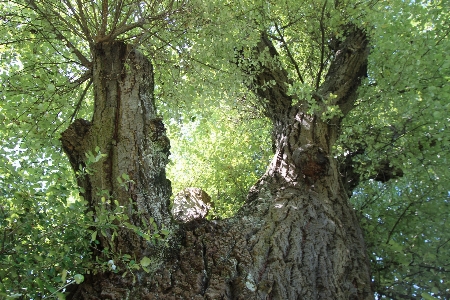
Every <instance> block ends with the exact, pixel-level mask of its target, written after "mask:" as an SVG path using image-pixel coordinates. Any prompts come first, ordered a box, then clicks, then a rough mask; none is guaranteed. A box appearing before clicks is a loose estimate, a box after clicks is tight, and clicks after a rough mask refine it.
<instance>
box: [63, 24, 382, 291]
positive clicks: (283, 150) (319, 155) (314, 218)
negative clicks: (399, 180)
mask: <svg viewBox="0 0 450 300" xmlns="http://www.w3.org/2000/svg"><path fill="white" fill-rule="evenodd" d="M110 47H111V45H100V46H99V49H96V51H102V52H101V53H104V54H103V56H101V57H104V58H97V59H100V60H101V61H102V62H101V64H100V63H97V64H96V66H97V68H100V67H101V68H106V70H110V71H105V70H104V69H99V71H101V70H103V71H102V73H100V72H99V71H98V72H99V74H97V73H95V74H96V75H95V76H97V79H96V80H99V83H98V84H99V86H98V87H96V91H97V92H96V97H97V98H101V99H104V101H105V104H100V108H96V114H95V115H94V120H93V124H92V125H87V123H86V122H81V123H83V124H84V125H83V126H75V125H72V126H71V127H74V128H69V130H68V132H69V133H70V135H69V134H67V132H66V135H67V137H70V138H67V137H63V142H64V141H65V140H69V141H72V142H70V143H69V144H67V145H65V149H66V152H67V153H68V154H69V156H70V157H71V162H72V164H73V166H74V168H77V165H78V164H79V163H83V162H84V160H83V155H82V154H81V153H82V152H83V151H86V150H88V149H92V148H93V147H95V146H100V148H101V149H102V150H103V149H104V150H103V151H105V150H106V152H107V153H108V154H109V156H108V159H107V160H106V161H105V162H104V163H101V164H102V168H99V170H100V171H97V172H102V173H101V174H102V175H100V174H99V175H96V174H97V173H94V175H89V176H86V177H84V178H82V179H81V180H80V185H81V186H83V187H85V190H86V197H87V198H89V199H93V200H90V201H91V205H92V204H95V201H98V199H97V198H95V196H94V195H95V193H94V191H95V190H99V189H101V190H103V189H106V190H108V191H110V193H111V195H113V197H115V198H118V197H122V198H121V200H120V201H121V202H120V203H123V204H124V205H125V204H126V203H127V202H126V201H127V200H126V199H128V198H132V199H133V200H134V201H135V202H136V203H137V204H138V208H139V209H140V210H142V211H144V212H145V213H148V215H150V216H155V217H156V218H157V219H158V220H159V224H165V225H166V226H167V227H171V228H173V226H171V225H170V222H169V218H168V216H167V197H168V191H169V189H168V185H167V183H166V180H165V177H164V171H163V168H164V164H165V159H166V156H167V151H168V142H166V140H165V139H162V137H164V135H163V133H159V131H157V133H156V134H155V130H153V129H152V127H151V124H160V123H159V122H158V123H155V121H154V120H155V119H154V118H155V117H154V115H152V113H151V112H153V111H154V107H153V104H149V102H151V101H152V100H151V99H152V97H151V96H150V95H149V96H147V97H144V99H143V100H142V99H141V98H140V97H128V96H126V94H125V93H126V92H127V90H128V89H130V88H131V89H132V90H133V88H134V89H135V88H136V87H135V85H136V84H137V83H136V82H139V80H136V82H135V80H134V79H127V78H135V77H136V76H135V75H133V74H135V72H137V74H142V73H140V72H141V69H139V68H137V67H135V68H131V69H130V71H131V72H130V74H129V73H128V72H124V71H123V67H117V66H116V67H115V68H118V69H110V66H111V64H110V62H111V61H110V59H107V58H108V57H111V56H112V57H114V56H115V55H116V54H115V53H116V52H115V51H112V50H111V48H110ZM123 47H124V46H123V45H120V47H119V48H120V49H122V50H121V51H123V52H122V53H124V54H123V55H119V58H118V61H119V62H121V63H122V66H124V63H123V61H124V59H125V58H127V54H128V53H130V52H129V51H127V50H126V49H125V48H123ZM350 47H351V48H350ZM357 47H359V48H357ZM366 47H367V41H366V39H365V35H364V33H362V32H360V31H358V30H355V31H354V32H353V34H350V35H349V36H348V37H347V40H346V42H345V43H342V45H341V48H340V49H339V50H338V51H340V52H337V54H336V59H335V61H334V62H333V64H332V66H331V67H330V71H329V73H328V75H329V76H327V78H326V80H325V82H324V84H323V85H322V86H321V88H320V89H319V90H318V91H317V95H318V96H317V95H316V96H317V97H318V98H326V97H328V96H329V94H330V93H333V94H337V97H335V98H333V99H334V101H335V104H336V105H339V106H340V107H341V108H342V110H343V112H344V113H346V112H348V111H349V109H350V107H351V105H352V102H353V101H354V99H355V97H356V88H357V87H358V85H359V83H360V78H361V77H362V73H365V67H366V64H367V51H366ZM265 49H268V50H269V52H270V54H271V56H272V57H273V58H275V59H276V57H277V53H276V51H275V49H274V48H273V46H272V45H271V43H270V41H269V40H268V39H267V37H265V36H264V35H263V36H262V39H261V43H260V44H259V45H258V50H257V52H262V51H265ZM131 53H133V57H140V56H139V55H138V54H136V53H135V52H131ZM97 55H99V54H97ZM127 59H128V58H127ZM103 61H104V63H103ZM116 61H117V60H116ZM131 64H132V63H131ZM146 64H147V65H146V66H149V64H148V63H146ZM145 68H147V71H148V72H150V67H144V69H145ZM114 70H115V71H114ZM108 74H112V75H113V76H115V77H111V76H110V75H108ZM136 78H144V79H145V78H146V77H145V76H144V75H138V76H137V77H136ZM140 80H142V81H143V82H145V80H143V79H140ZM256 81H257V82H258V83H260V84H258V85H256V86H261V84H263V83H265V82H269V81H275V84H274V85H273V86H272V87H269V88H267V89H258V88H257V89H256V90H255V93H256V94H258V95H259V96H260V97H261V99H265V101H266V102H265V107H266V114H267V115H268V117H270V118H271V119H272V121H273V124H274V130H273V135H274V141H275V144H274V145H275V150H276V153H275V156H274V158H273V161H272V163H271V165H270V167H269V168H268V171H267V172H266V174H265V175H264V176H263V177H262V178H261V179H260V180H259V181H258V183H257V184H256V185H255V186H254V187H253V188H252V189H251V191H250V194H249V196H248V201H247V203H246V204H245V205H244V207H243V208H242V209H241V210H240V212H239V213H238V214H237V216H236V217H234V218H231V219H227V220H221V221H206V220H194V221H192V222H190V223H187V224H184V225H182V226H181V227H180V230H179V231H178V237H179V239H175V240H179V241H180V244H179V247H173V248H171V250H170V251H169V249H161V251H162V253H163V255H162V256H163V257H165V258H166V259H165V261H164V262H163V263H162V265H161V266H160V267H159V268H157V269H156V271H155V272H152V273H151V274H147V273H144V272H143V271H136V272H135V278H137V280H136V281H135V282H134V281H133V280H131V279H130V277H129V276H125V277H122V274H121V273H119V274H113V273H103V274H99V275H96V276H92V277H90V278H87V280H86V282H84V283H83V284H81V285H80V286H79V287H78V288H77V290H76V291H75V292H74V293H72V295H71V297H70V298H73V299H308V300H309V299H373V294H372V291H371V286H370V281H371V279H370V270H369V263H368V259H367V255H366V253H365V251H366V250H365V246H364V241H363V236H362V233H361V229H360V227H359V225H358V220H357V218H356V217H355V214H354V212H353V210H352V208H351V206H350V205H349V203H348V199H347V194H346V191H345V189H344V187H343V185H342V183H341V181H340V174H339V172H338V167H337V164H336V161H335V160H334V158H333V157H332V155H331V149H332V146H333V144H334V142H335V141H336V138H337V135H338V132H337V126H336V125H335V124H336V123H335V122H339V120H338V119H337V120H333V122H334V123H333V122H330V123H333V124H334V125H330V124H328V123H326V122H323V121H320V118H319V117H318V116H315V115H312V116H311V115H307V114H306V113H305V109H306V107H305V103H302V102H301V101H300V102H299V103H298V104H297V105H292V98H290V96H287V93H286V83H287V78H286V76H285V72H283V70H280V69H277V68H275V67H271V66H262V68H261V70H260V72H259V74H258V75H257V77H256ZM124 82H128V83H127V84H125V83H124ZM94 83H95V81H94ZM124 85H126V86H127V87H124ZM118 87H120V88H118ZM145 88H147V89H148V93H149V94H151V84H150V83H148V85H147V86H146V85H142V86H141V87H140V88H138V89H137V90H136V89H135V91H139V93H144V94H146V92H144V89H145ZM97 98H96V99H97ZM147 100H148V101H149V102H146V101H147ZM96 101H97V100H96ZM98 101H103V100H98ZM128 102H131V103H128ZM133 103H136V104H133ZM139 103H140V106H139ZM327 103H330V101H327ZM96 106H97V105H96ZM138 107H142V108H138ZM144 107H145V108H144ZM133 108H134V110H132V112H128V111H126V110H128V109H133ZM109 111H111V112H110V113H109ZM142 112H144V113H142ZM107 114H108V115H107ZM104 116H107V117H106V120H105V122H107V125H105V126H106V128H107V130H106V131H107V132H104V131H102V130H100V129H96V131H94V128H101V127H102V125H101V124H99V123H96V122H99V120H100V119H102V118H103V117H104ZM123 116H129V117H130V118H127V117H123ZM131 117H133V118H134V119H137V121H135V122H131V120H132V119H131ZM152 119H153V121H152ZM120 120H124V121H123V122H122V121H120ZM78 122H80V121H78ZM152 122H153V123H152ZM135 123H137V124H135ZM160 126H162V125H160ZM78 127H81V128H82V130H78V131H77V128H78ZM121 128H123V129H121ZM148 128H150V129H148ZM156 128H159V127H158V126H156ZM161 128H162V127H161ZM121 130H123V132H121ZM72 132H74V133H77V132H81V133H80V134H79V137H75V136H74V134H73V133H72ZM77 134H78V133H77ZM99 134H100V136H99ZM104 137H105V139H104ZM147 137H150V141H147V139H148V138H147ZM151 137H153V139H155V141H156V142H154V143H153V142H151V141H152V138H151ZM78 140H80V141H78ZM85 140H86V141H89V142H84V141H85ZM162 140H164V141H165V142H164V143H162ZM73 141H75V142H73ZM143 141H145V143H144V144H145V145H142V146H141V144H142V143H143ZM122 143H123V144H122ZM129 144H130V145H129ZM164 145H166V146H164ZM120 147H124V149H126V150H125V151H124V152H122V151H121V150H119V149H121V148H120ZM74 149H75V150H74ZM74 153H75V154H76V155H74ZM115 153H117V154H118V153H123V154H124V155H123V156H120V159H119V157H117V156H115V155H116V154H115ZM114 157H117V158H114ZM149 157H150V158H149ZM80 161H81V162H80ZM125 161H126V162H125ZM144 164H148V166H143V165H144ZM116 169H117V170H116ZM123 169H125V170H126V173H128V174H130V177H131V178H132V179H133V180H134V181H135V182H136V188H133V190H131V189H130V191H131V192H128V193H125V192H120V194H119V192H117V194H116V192H115V191H116V190H118V189H120V187H117V186H115V183H113V182H115V181H114V180H112V179H114V176H120V173H121V172H123ZM158 174H159V175H158ZM145 184H147V185H149V186H151V190H146V189H145V188H146V187H147V186H144V185H145ZM158 184H162V187H158ZM153 190H156V191H158V192H157V193H153V192H152V191H153ZM111 191H112V192H111ZM95 199H97V200H95ZM92 201H94V202H92ZM153 203H154V204H153ZM123 236H124V237H122V239H123V240H124V241H125V239H129V240H132V246H131V247H128V248H127V247H126V246H117V247H118V249H120V250H122V251H125V250H126V251H131V252H133V253H136V254H138V252H143V253H148V250H147V249H145V247H144V244H143V243H142V242H141V243H138V242H136V241H135V240H133V238H132V237H131V236H129V235H127V234H124V235H123ZM121 243H123V242H122V240H119V241H118V245H120V244H121ZM135 245H138V246H139V247H138V248H135V247H136V246H135ZM169 252H170V253H169Z"/></svg>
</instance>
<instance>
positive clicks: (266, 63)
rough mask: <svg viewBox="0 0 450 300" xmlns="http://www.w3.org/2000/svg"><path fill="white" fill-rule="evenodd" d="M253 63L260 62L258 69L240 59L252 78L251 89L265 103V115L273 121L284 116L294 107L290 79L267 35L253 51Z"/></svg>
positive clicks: (263, 34) (242, 66) (245, 70)
mask: <svg viewBox="0 0 450 300" xmlns="http://www.w3.org/2000/svg"><path fill="white" fill-rule="evenodd" d="M253 50H254V53H253V55H252V57H251V58H250V61H251V62H254V61H255V60H256V61H258V62H259V64H258V66H257V67H256V68H254V67H252V65H251V64H248V63H246V62H245V60H244V58H242V57H241V58H238V62H240V63H242V65H241V69H242V70H243V71H244V72H245V73H247V74H248V75H250V76H252V78H253V82H252V84H251V85H250V87H249V88H250V89H251V90H252V91H253V92H254V93H255V94H256V95H257V96H258V97H259V98H260V99H261V100H262V101H263V106H264V110H265V114H266V116H267V117H269V118H270V119H272V121H274V120H276V119H278V118H279V116H282V115H284V114H285V113H286V112H287V111H288V110H289V108H290V107H291V105H292V99H293V98H292V96H290V95H288V84H289V78H288V75H287V72H286V70H284V69H283V68H282V66H281V63H280V61H279V59H278V57H279V54H278V52H277V50H276V49H275V47H274V45H273V43H272V41H271V40H270V39H269V37H268V35H267V33H265V32H263V33H262V34H261V38H260V41H259V42H258V44H257V46H256V47H255V48H254V49H253Z"/></svg>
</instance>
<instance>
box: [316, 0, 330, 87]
mask: <svg viewBox="0 0 450 300" xmlns="http://www.w3.org/2000/svg"><path fill="white" fill-rule="evenodd" d="M327 2H328V1H326V0H325V1H324V3H323V6H322V13H321V16H320V21H319V23H320V35H321V48H320V68H319V72H317V78H316V90H318V89H319V85H320V78H321V77H322V72H323V69H324V67H325V27H324V24H323V21H324V18H325V8H326V6H327Z"/></svg>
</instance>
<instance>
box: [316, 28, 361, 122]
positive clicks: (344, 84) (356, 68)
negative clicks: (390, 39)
mask: <svg viewBox="0 0 450 300" xmlns="http://www.w3.org/2000/svg"><path fill="white" fill-rule="evenodd" d="M336 44H337V45H336V47H335V48H334V50H335V55H334V59H333V60H332V62H331V65H330V68H329V69H328V73H327V75H326V77H325V81H324V82H323V83H322V85H321V86H320V87H319V89H318V91H317V95H315V98H316V100H327V101H326V105H338V106H339V108H340V109H341V111H342V113H343V114H344V115H346V114H347V113H348V112H349V111H350V110H351V109H352V108H353V104H354V102H355V100H356V98H357V89H358V87H359V86H360V84H361V80H362V79H363V78H364V77H366V76H367V57H368V55H369V47H368V39H367V36H366V33H365V32H364V31H363V30H362V29H359V28H357V27H355V26H353V25H349V27H348V29H347V33H346V34H345V35H344V40H343V41H337V43H336ZM331 94H332V95H333V97H335V98H334V99H332V98H333V97H332V96H331Z"/></svg>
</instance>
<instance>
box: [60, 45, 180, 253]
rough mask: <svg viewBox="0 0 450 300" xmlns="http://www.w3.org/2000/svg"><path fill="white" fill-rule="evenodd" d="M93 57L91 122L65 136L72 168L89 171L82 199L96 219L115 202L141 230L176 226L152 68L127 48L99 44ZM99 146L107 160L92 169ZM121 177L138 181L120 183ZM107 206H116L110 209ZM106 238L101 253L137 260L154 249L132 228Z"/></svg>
mask: <svg viewBox="0 0 450 300" xmlns="http://www.w3.org/2000/svg"><path fill="white" fill-rule="evenodd" d="M93 56H94V59H93V86H94V98H95V110H94V114H93V118H92V121H86V120H81V119H79V120H76V121H75V122H74V123H73V124H71V125H70V126H69V128H68V129H67V130H66V131H65V132H64V133H63V134H62V138H61V141H62V145H63V149H64V151H65V152H66V153H67V155H68V157H69V160H70V163H71V165H72V167H73V169H74V170H75V171H76V172H79V171H80V168H81V169H82V168H86V167H88V169H89V170H90V171H89V172H88V173H80V175H78V184H79V186H80V187H82V196H83V197H84V198H85V200H86V201H87V202H88V204H89V207H90V209H91V210H92V211H94V213H95V214H96V215H97V214H99V212H100V210H101V209H106V210H108V211H112V210H113V209H114V208H115V207H114V206H115V204H114V200H117V201H118V205H119V206H123V207H125V213H126V214H127V215H128V217H129V218H130V223H131V224H133V225H136V226H140V225H142V218H144V219H146V221H148V219H149V217H153V218H154V219H155V220H156V223H157V224H158V226H160V227H161V226H165V227H167V228H170V227H171V224H172V223H171V216H170V214H169V212H168V206H169V197H170V195H171V187H170V181H168V180H167V179H166V176H165V166H166V164H167V162H168V156H169V149H170V143H169V140H168V138H167V137H166V134H165V128H164V124H163V123H162V120H161V118H158V117H157V115H156V108H155V104H154V99H153V87H154V82H153V69H152V64H151V63H150V61H149V60H148V59H147V58H145V57H144V56H143V55H142V54H141V53H139V52H137V51H134V50H133V49H132V48H131V47H129V46H127V45H126V44H124V43H121V42H111V43H100V44H97V45H96V47H95V49H93ZM96 148H97V149H99V150H100V152H101V153H103V154H106V157H105V158H102V159H101V160H100V161H98V162H95V163H93V164H90V165H89V164H88V158H87V156H86V153H94V152H96V151H95V149H96ZM95 154H96V153H94V155H95ZM122 174H127V175H128V176H129V178H130V180H132V182H131V181H129V182H127V183H120V182H119V181H118V179H117V178H119V177H122ZM122 178H123V177H122ZM102 198H104V200H106V201H102ZM108 200H109V201H110V202H111V204H107V203H105V202H107V201H108ZM96 217H98V216H96ZM104 234H105V232H104V233H103V234H99V239H100V249H102V248H104V247H109V249H111V251H113V252H116V253H120V252H122V253H129V254H132V255H135V256H136V257H140V256H143V255H146V254H148V252H149V251H150V248H151V247H149V245H148V243H146V242H143V241H142V240H141V239H139V238H137V237H136V234H135V233H134V232H132V231H131V230H129V229H123V228H122V229H119V233H118V235H117V240H115V241H114V242H113V243H112V242H111V237H112V232H110V231H106V236H105V235H104Z"/></svg>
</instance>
